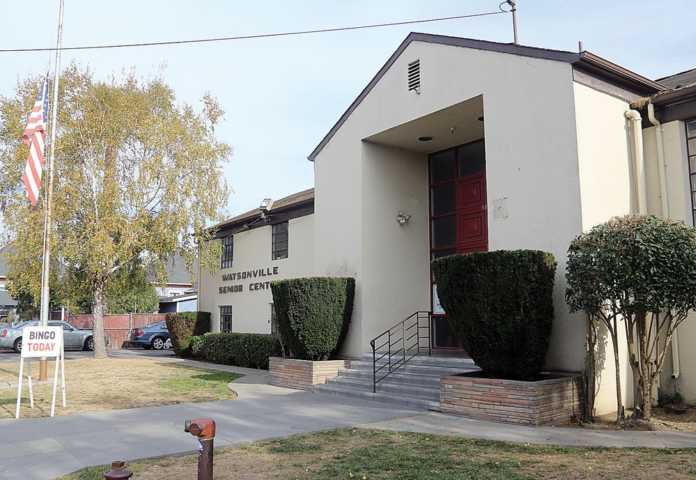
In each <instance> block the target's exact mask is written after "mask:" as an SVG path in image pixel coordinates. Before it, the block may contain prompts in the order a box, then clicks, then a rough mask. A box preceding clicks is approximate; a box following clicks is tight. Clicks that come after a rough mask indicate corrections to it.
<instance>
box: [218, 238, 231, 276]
mask: <svg viewBox="0 0 696 480" xmlns="http://www.w3.org/2000/svg"><path fill="white" fill-rule="evenodd" d="M233 258H234V236H233V235H228V236H226V237H223V239H222V258H221V260H220V267H221V268H229V267H231V266H232V260H233Z"/></svg>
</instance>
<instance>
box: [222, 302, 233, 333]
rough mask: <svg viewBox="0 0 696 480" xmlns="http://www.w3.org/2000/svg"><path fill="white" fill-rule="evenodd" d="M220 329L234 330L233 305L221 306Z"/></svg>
mask: <svg viewBox="0 0 696 480" xmlns="http://www.w3.org/2000/svg"><path fill="white" fill-rule="evenodd" d="M220 331H221V332H225V333H227V332H231V331H232V305H223V306H221V307H220Z"/></svg>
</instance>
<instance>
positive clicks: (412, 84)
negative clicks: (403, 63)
mask: <svg viewBox="0 0 696 480" xmlns="http://www.w3.org/2000/svg"><path fill="white" fill-rule="evenodd" d="M408 91H409V92H413V93H417V94H419V95H420V60H414V61H413V62H411V63H409V64H408Z"/></svg>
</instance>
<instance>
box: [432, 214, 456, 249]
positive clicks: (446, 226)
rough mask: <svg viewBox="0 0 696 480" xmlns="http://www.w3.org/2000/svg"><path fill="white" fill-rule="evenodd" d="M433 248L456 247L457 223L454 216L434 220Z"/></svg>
mask: <svg viewBox="0 0 696 480" xmlns="http://www.w3.org/2000/svg"><path fill="white" fill-rule="evenodd" d="M432 237H433V248H439V247H447V246H449V245H454V243H455V241H456V238H457V222H456V217H455V216H454V215H450V216H448V217H442V218H435V219H433V225H432Z"/></svg>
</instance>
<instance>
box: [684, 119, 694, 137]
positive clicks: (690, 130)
mask: <svg viewBox="0 0 696 480" xmlns="http://www.w3.org/2000/svg"><path fill="white" fill-rule="evenodd" d="M686 134H687V135H688V136H689V137H696V120H691V121H690V122H687V124H686Z"/></svg>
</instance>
